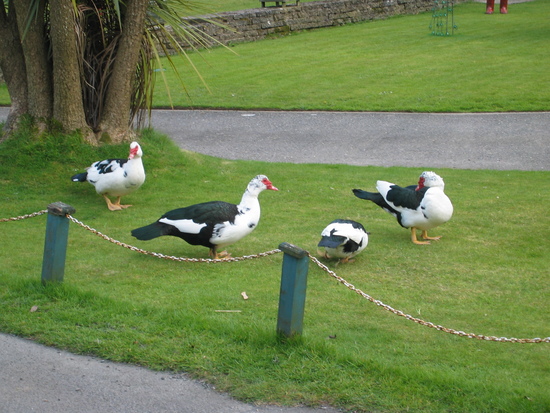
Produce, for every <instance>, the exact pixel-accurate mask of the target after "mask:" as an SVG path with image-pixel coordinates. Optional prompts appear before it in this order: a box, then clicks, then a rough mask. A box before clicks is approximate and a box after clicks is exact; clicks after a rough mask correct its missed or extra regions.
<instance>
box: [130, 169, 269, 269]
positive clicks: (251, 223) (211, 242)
mask: <svg viewBox="0 0 550 413" xmlns="http://www.w3.org/2000/svg"><path fill="white" fill-rule="evenodd" d="M266 189H269V190H272V191H278V189H277V188H276V187H275V186H273V184H272V183H271V181H270V180H269V179H268V178H267V176H265V175H258V176H256V177H255V178H253V179H252V180H251V181H250V183H249V184H248V186H247V188H246V191H245V192H244V194H243V196H242V199H241V202H240V204H239V205H235V204H230V203H228V202H223V201H210V202H204V203H201V204H195V205H191V206H188V207H185V208H178V209H174V210H172V211H169V212H167V213H166V214H164V215H163V216H162V217H160V218H159V219H158V220H157V221H155V222H153V223H152V224H149V225H146V226H144V227H141V228H137V229H134V230H133V231H132V235H133V236H134V237H136V238H137V239H139V240H143V241H146V240H151V239H153V238H157V237H160V236H163V235H172V236H174V237H179V238H181V239H183V240H184V241H186V242H188V243H189V244H191V245H202V246H204V247H207V248H209V249H210V256H211V257H212V258H213V259H219V258H220V257H221V256H227V255H228V254H227V253H218V249H219V248H223V247H226V246H228V245H231V244H234V243H235V242H237V241H239V240H240V239H242V238H243V237H245V236H246V235H248V234H250V233H251V232H252V231H253V230H254V228H256V226H257V225H258V222H259V221H260V202H259V200H258V195H259V194H260V193H261V192H262V191H264V190H266Z"/></svg>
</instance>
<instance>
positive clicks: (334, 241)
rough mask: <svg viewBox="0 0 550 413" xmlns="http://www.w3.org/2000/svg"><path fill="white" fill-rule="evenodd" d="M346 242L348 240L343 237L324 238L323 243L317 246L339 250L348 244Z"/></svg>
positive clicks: (320, 242)
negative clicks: (341, 246) (344, 244)
mask: <svg viewBox="0 0 550 413" xmlns="http://www.w3.org/2000/svg"><path fill="white" fill-rule="evenodd" d="M346 240H347V238H346V237H343V236H341V235H331V236H330V237H322V238H321V241H319V244H317V246H318V247H328V248H338V247H339V246H340V245H342V244H343V243H344V242H346Z"/></svg>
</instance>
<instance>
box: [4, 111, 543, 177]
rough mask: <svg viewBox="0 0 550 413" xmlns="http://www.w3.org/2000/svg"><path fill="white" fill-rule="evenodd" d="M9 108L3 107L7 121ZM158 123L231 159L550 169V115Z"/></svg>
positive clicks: (210, 116)
mask: <svg viewBox="0 0 550 413" xmlns="http://www.w3.org/2000/svg"><path fill="white" fill-rule="evenodd" d="M7 112H8V109H7V108H2V107H0V121H2V120H5V119H6V117H7ZM151 125H152V126H153V127H154V128H155V129H157V130H159V131H161V132H164V133H166V134H167V135H168V136H170V137H171V138H172V139H173V140H174V141H175V142H176V143H177V144H178V145H179V146H180V147H181V148H183V149H187V150H190V151H194V152H200V153H203V154H207V155H212V156H217V157H221V158H226V159H255V160H261V161H273V162H292V163H342V164H349V165H363V166H366V165H373V166H411V167H419V168H420V167H427V168H428V167H429V168H444V167H446V168H462V169H499V170H509V169H517V170H531V171H537V170H550V162H549V159H550V112H529V113H478V114H468V113H464V114H448V113H446V114H426V113H371V112H368V113H364V112H361V113H354V112H344V113H342V112H338V113H336V112H275V111H222V110H197V111H194V110H183V111H181V110H155V111H154V112H153V116H152V119H151Z"/></svg>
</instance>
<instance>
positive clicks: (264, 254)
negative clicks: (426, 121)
mask: <svg viewBox="0 0 550 413" xmlns="http://www.w3.org/2000/svg"><path fill="white" fill-rule="evenodd" d="M47 212H48V210H46V209H44V210H41V211H37V212H34V213H32V214H27V215H22V216H19V217H13V218H0V222H8V221H20V220H23V219H27V218H33V217H37V216H40V215H43V214H45V213H47ZM66 216H67V218H68V219H69V220H70V221H71V222H73V223H75V224H77V225H78V226H80V227H82V228H84V229H86V230H88V231H90V232H91V233H93V234H95V235H97V236H99V237H100V238H103V239H104V240H107V241H109V242H112V243H113V244H116V245H119V246H121V247H124V248H127V249H129V250H131V251H136V252H139V253H141V254H145V255H150V256H153V257H156V258H163V259H168V260H172V261H179V262H204V263H222V262H224V263H225V262H237V261H245V260H249V259H254V258H260V257H267V256H269V255H273V254H277V253H280V252H281V250H280V249H273V250H271V251H266V252H262V253H259V254H254V255H245V256H242V257H228V258H224V259H209V258H186V257H175V256H171V255H165V254H161V253H158V252H151V251H146V250H143V249H141V248H138V247H135V246H132V245H129V244H126V243H124V242H121V241H117V240H115V239H113V238H111V237H109V236H107V235H105V234H103V233H101V232H100V231H98V230H96V229H94V228H92V227H90V226H89V225H86V224H84V223H83V222H81V221H79V220H78V219H76V218H74V217H73V216H72V215H70V214H67V215H66ZM307 255H308V256H309V259H310V260H311V261H312V262H313V263H315V264H316V265H317V266H318V267H319V268H321V270H323V271H325V272H326V273H327V274H328V275H330V276H331V277H333V278H334V279H336V280H337V281H338V282H339V283H341V284H343V285H344V286H346V287H347V288H348V289H349V290H350V291H353V292H355V293H357V294H359V295H360V296H361V297H363V298H365V299H366V300H368V301H370V302H371V303H373V304H376V305H377V306H379V307H382V308H383V309H384V310H386V311H389V312H391V313H393V314H395V315H397V316H399V317H404V318H405V319H407V320H410V321H412V322H414V323H417V324H420V325H423V326H425V327H429V328H434V329H436V330H438V331H443V332H445V333H448V334H453V335H456V336H459V337H466V338H473V339H477V340H485V341H496V342H501V343H521V344H526V343H550V337H545V338H515V337H511V338H508V337H496V336H486V335H483V334H474V333H465V332H464V331H459V330H454V329H452V328H447V327H443V326H441V325H437V324H434V323H431V322H429V321H425V320H422V319H420V318H417V317H413V316H411V315H409V314H406V313H404V312H403V311H401V310H396V309H394V308H392V307H391V306H389V305H387V304H384V303H383V302H382V301H380V300H376V299H375V298H373V297H371V296H370V295H368V294H367V293H365V292H364V291H362V290H360V289H359V288H357V287H355V286H354V285H353V284H351V283H349V282H348V281H346V280H345V279H344V278H342V277H340V276H339V275H337V274H336V273H335V272H334V271H332V270H330V269H329V268H328V267H327V266H326V265H325V264H323V263H322V262H321V261H319V260H318V259H317V258H316V257H314V256H313V255H311V254H310V253H309V252H307Z"/></svg>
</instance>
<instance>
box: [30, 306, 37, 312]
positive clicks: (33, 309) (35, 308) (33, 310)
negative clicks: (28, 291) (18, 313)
mask: <svg viewBox="0 0 550 413" xmlns="http://www.w3.org/2000/svg"><path fill="white" fill-rule="evenodd" d="M37 311H38V306H37V305H33V306H32V307H31V313H35V312H37Z"/></svg>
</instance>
